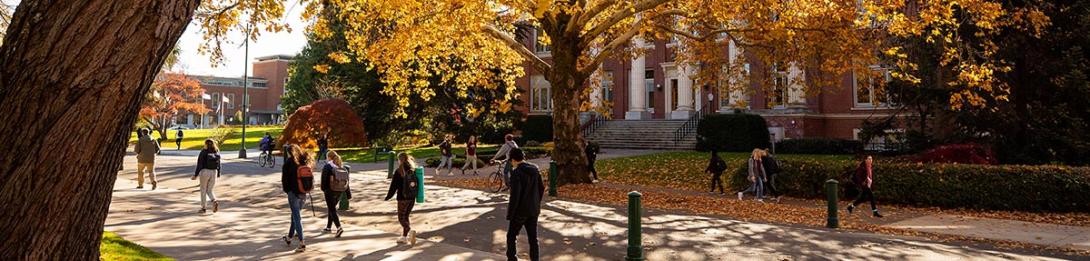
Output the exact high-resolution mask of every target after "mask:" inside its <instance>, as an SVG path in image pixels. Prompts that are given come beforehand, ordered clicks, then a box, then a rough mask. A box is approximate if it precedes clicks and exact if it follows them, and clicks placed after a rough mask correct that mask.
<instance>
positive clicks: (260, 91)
mask: <svg viewBox="0 0 1090 261" xmlns="http://www.w3.org/2000/svg"><path fill="white" fill-rule="evenodd" d="M293 58H294V57H293V56H291V55H271V56H263V57H257V58H255V61H254V62H253V64H252V67H251V68H252V70H251V71H250V72H251V76H250V77H249V79H248V80H247V83H246V85H248V88H247V89H248V90H247V91H246V92H248V93H249V95H250V109H249V111H250V113H249V124H255V125H256V124H277V123H280V122H281V121H282V120H283V110H282V109H281V108H280V98H281V97H282V96H283V95H284V94H285V93H286V92H287V90H286V89H285V85H286V84H287V82H288V65H289V64H290V63H291V60H292V59H293ZM190 77H192V78H194V79H197V80H198V81H200V83H201V87H202V88H204V93H205V94H206V95H208V97H206V99H204V103H205V104H204V106H205V107H206V108H208V109H209V110H211V111H210V112H209V113H206V114H204V115H199V114H189V115H187V116H186V117H185V118H184V119H179V121H180V122H179V124H185V125H187V126H190V127H193V128H199V127H213V126H218V125H221V124H242V122H241V121H240V119H238V117H237V115H239V112H240V111H241V110H242V109H243V106H242V102H243V88H242V84H243V79H242V77H217V76H203V75H191V76H190Z"/></svg>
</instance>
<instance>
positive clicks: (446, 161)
mask: <svg viewBox="0 0 1090 261" xmlns="http://www.w3.org/2000/svg"><path fill="white" fill-rule="evenodd" d="M453 158H454V157H452V156H440V157H439V166H438V167H435V174H439V169H442V168H447V173H448V174H449V173H451V172H453V171H454V160H453Z"/></svg>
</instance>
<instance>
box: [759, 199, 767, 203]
mask: <svg viewBox="0 0 1090 261" xmlns="http://www.w3.org/2000/svg"><path fill="white" fill-rule="evenodd" d="M757 202H761V203H765V200H764V199H757Z"/></svg>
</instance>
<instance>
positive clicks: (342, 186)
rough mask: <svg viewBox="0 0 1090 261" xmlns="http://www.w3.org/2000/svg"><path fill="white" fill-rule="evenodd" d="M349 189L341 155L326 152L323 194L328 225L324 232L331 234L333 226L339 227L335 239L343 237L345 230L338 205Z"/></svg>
mask: <svg viewBox="0 0 1090 261" xmlns="http://www.w3.org/2000/svg"><path fill="white" fill-rule="evenodd" d="M347 188H348V170H346V169H345V168H344V162H343V161H341V155H338V154H337V151H334V150H330V151H328V152H326V165H325V166H324V167H322V194H323V195H325V206H326V213H327V214H326V223H325V229H322V231H324V232H326V233H329V232H332V231H333V230H332V229H330V227H331V226H332V225H337V234H336V235H334V236H333V237H335V238H339V237H341V233H344V229H341V218H340V216H338V215H337V203H338V202H340V200H341V193H342V192H344V191H345V190H347Z"/></svg>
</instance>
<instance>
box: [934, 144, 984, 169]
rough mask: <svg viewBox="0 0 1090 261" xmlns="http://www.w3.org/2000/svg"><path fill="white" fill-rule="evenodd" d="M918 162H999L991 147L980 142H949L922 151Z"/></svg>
mask: <svg viewBox="0 0 1090 261" xmlns="http://www.w3.org/2000/svg"><path fill="white" fill-rule="evenodd" d="M915 161H916V162H924V163H960V164H987V165H995V164H999V161H998V160H996V159H995V152H993V151H992V149H991V148H988V147H985V146H982V145H979V144H948V145H942V146H939V147H936V148H934V149H930V150H927V151H926V152H924V153H920V155H918V156H917V157H916V159H915Z"/></svg>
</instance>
